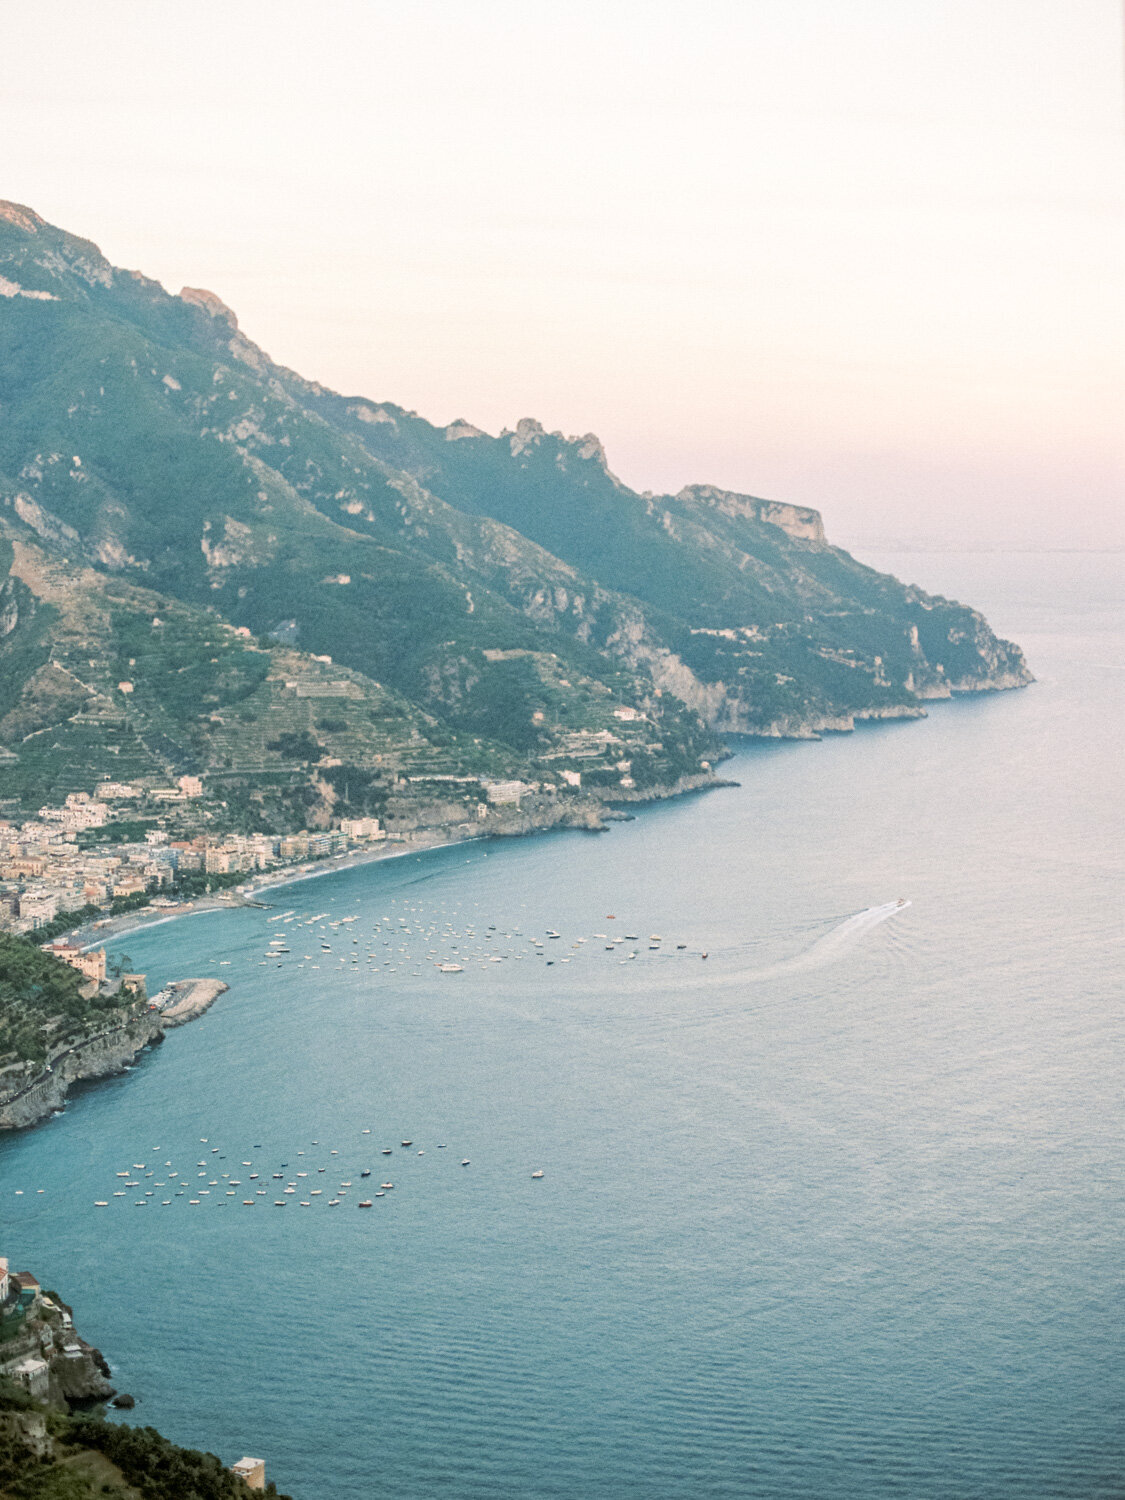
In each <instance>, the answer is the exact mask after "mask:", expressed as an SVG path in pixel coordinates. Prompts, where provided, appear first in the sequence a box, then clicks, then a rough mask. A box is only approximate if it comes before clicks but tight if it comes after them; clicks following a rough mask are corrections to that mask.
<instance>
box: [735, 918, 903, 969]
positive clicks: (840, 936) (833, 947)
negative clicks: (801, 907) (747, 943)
mask: <svg viewBox="0 0 1125 1500" xmlns="http://www.w3.org/2000/svg"><path fill="white" fill-rule="evenodd" d="M909 905H910V902H909V901H904V902H902V903H901V904H900V903H899V902H898V901H886V902H884V903H883V905H882V906H868V907H865V908H864V910H863V911H857V912H856V913H855V915H854V916H851V917H847V918H846V919H845V920H844V921H843V922H841V923H840V924H839V926H838V927H833V929H832V930H831V932H826V933H825V935H824V936H823V937H822V938H818V939H817V941H816V942H815V943H813V945H812V947H811V948H807V949H806V950H805V952H804V953H798V954H795V955H794V956H793V957H792V958H783V959H781V960H780V961H779V962H777V963H773V964H767V965H766V967H765V968H762V969H749V970H743V971H742V972H741V973H740V974H738V975H737V978H738V979H740V980H742V981H744V982H745V981H751V982H754V983H758V982H761V981H763V980H769V979H782V978H784V977H785V976H786V975H787V974H803V973H805V972H806V971H807V970H809V969H823V968H826V967H827V966H828V965H829V964H833V963H835V962H836V961H837V959H839V958H842V957H843V956H844V954H845V953H849V952H850V951H851V950H852V949H853V948H854V947H856V945H857V944H858V943H860V942H861V941H862V940H863V938H865V937H866V936H867V934H868V933H869V932H871V931H872V930H873V929H874V928H876V927H879V926H880V925H881V924H882V923H883V922H886V921H887V920H888V919H889V918H891V917H894V916H897V915H898V913H899V912H902V911H905V910H906V908H907V907H908V906H909ZM730 977H732V978H733V977H735V976H733V975H732V976H730Z"/></svg>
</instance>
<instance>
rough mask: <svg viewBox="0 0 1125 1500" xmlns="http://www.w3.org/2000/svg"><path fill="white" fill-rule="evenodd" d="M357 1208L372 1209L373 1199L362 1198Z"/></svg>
mask: <svg viewBox="0 0 1125 1500" xmlns="http://www.w3.org/2000/svg"><path fill="white" fill-rule="evenodd" d="M356 1207H357V1208H371V1207H372V1203H371V1199H370V1198H362V1199H361V1200H360V1201H359V1203H358V1204H357V1205H356Z"/></svg>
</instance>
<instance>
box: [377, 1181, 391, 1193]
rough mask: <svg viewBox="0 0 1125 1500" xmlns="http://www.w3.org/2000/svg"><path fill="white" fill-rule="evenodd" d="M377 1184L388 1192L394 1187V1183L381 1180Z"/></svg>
mask: <svg viewBox="0 0 1125 1500" xmlns="http://www.w3.org/2000/svg"><path fill="white" fill-rule="evenodd" d="M379 1186H380V1187H381V1188H382V1189H383V1191H384V1193H385V1192H388V1191H389V1190H390V1189H391V1188H393V1187H394V1183H393V1182H381V1183H380V1184H379Z"/></svg>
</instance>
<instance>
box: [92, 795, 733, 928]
mask: <svg viewBox="0 0 1125 1500" xmlns="http://www.w3.org/2000/svg"><path fill="white" fill-rule="evenodd" d="M738 784H739V783H738V782H735V781H727V780H724V779H722V778H720V777H716V776H713V775H712V776H706V777H701V778H698V779H696V778H694V777H684V778H682V779H681V781H680V782H678V783H677V784H676V785H675V786H673V787H667V788H660V789H658V790H656V791H654V792H651V793H644V794H642V795H640V796H636V795H635V796H633V797H620V796H619V797H614V798H613V800H612V802H610V801H608V800H607V801H606V802H604V803H598V804H595V805H593V806H592V807H590V808H589V812H590V813H591V814H592V815H593V816H592V817H589V818H588V820H587V821H578V820H572V819H570V818H566V817H562V818H553V819H552V820H551V821H550V822H534V821H531V822H528V823H526V824H525V825H521V826H509V827H502V828H499V829H497V828H476V827H474V826H473V825H471V824H467V823H463V824H455V825H453V826H452V827H449V826H447V827H443V828H434V829H432V830H425V829H419V830H418V831H417V832H416V833H415V834H414V835H407V836H406V837H404V838H401V839H395V840H394V841H393V842H392V841H391V840H389V839H388V840H386V841H385V842H380V843H379V844H378V845H377V846H376V847H374V848H367V849H349V850H348V851H347V853H346V854H331V855H328V856H327V858H325V859H311V860H305V861H303V862H302V863H301V864H294V865H286V866H284V867H282V868H281V869H278V870H266V871H262V872H260V873H257V874H252V875H248V876H247V879H246V881H245V883H244V884H242V885H239V886H231V887H230V888H229V889H228V890H227V891H225V892H220V893H219V894H217V895H212V896H201V897H197V898H196V899H194V900H192V901H187V902H184V903H183V905H181V906H177V907H176V908H174V909H173V910H169V909H168V908H167V907H153V906H142V907H139V908H138V909H137V910H136V911H131V912H126V913H124V914H123V915H121V916H119V917H103V918H101V919H99V920H96V921H94V922H90V923H83V924H82V926H80V927H75V928H72V929H71V931H70V932H69V933H67V934H64V936H68V937H70V938H72V939H73V940H74V941H76V942H77V943H79V944H80V946H81V947H82V950H83V952H88V951H89V950H90V949H92V948H97V947H100V946H101V945H102V944H103V943H107V942H109V941H111V940H115V939H118V938H122V937H127V936H128V935H129V934H130V933H131V932H140V931H145V930H147V929H148V928H150V927H159V926H162V925H163V924H164V923H166V922H175V921H179V920H181V919H183V918H186V917H197V916H206V915H207V914H208V913H210V912H216V911H236V910H237V909H238V908H239V907H241V906H262V905H263V904H264V903H263V902H261V901H260V900H258V899H257V898H258V897H260V896H262V895H264V894H266V893H268V892H271V891H275V890H281V889H282V888H283V887H285V886H287V885H296V884H298V883H299V882H301V881H304V880H317V879H319V878H320V877H321V876H324V875H335V874H338V873H339V872H340V871H342V870H351V869H355V868H357V867H358V866H360V865H368V864H377V863H380V862H381V861H383V860H390V859H404V858H405V857H406V856H407V855H410V854H429V853H431V852H433V851H435V850H438V849H452V848H455V847H456V846H457V845H458V844H469V843H481V842H483V841H484V840H487V839H507V838H529V837H531V836H532V835H535V834H540V833H552V832H554V831H556V830H557V831H562V832H567V831H569V832H576V831H577V832H589V833H605V832H608V830H609V827H610V826H611V825H612V824H613V823H619V822H622V821H623V820H627V819H628V818H630V817H632V816H633V814H632V813H630V812H622V811H620V810H619V809H621V808H623V807H633V806H636V805H638V804H641V805H644V804H648V803H650V802H668V801H671V800H672V799H673V798H677V797H686V796H688V795H690V794H692V793H698V792H708V791H714V790H717V789H719V788H724V787H733V786H738ZM461 830H465V831H463V832H462V831H461Z"/></svg>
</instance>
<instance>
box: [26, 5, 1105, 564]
mask: <svg viewBox="0 0 1125 1500" xmlns="http://www.w3.org/2000/svg"><path fill="white" fill-rule="evenodd" d="M0 8H2V12H3V33H2V34H3V39H4V40H3V47H2V48H0V169H2V170H0V197H7V198H11V199H14V200H15V201H17V202H22V203H26V204H29V205H30V206H32V207H33V208H35V209H36V210H38V212H40V213H41V214H43V215H44V217H46V218H47V219H49V220H51V221H52V222H53V223H56V224H59V225H61V226H62V227H64V228H66V229H69V230H71V231H72V232H74V233H77V234H81V235H83V236H85V237H87V238H89V239H92V240H94V241H95V242H96V243H97V244H98V245H99V246H100V247H101V248H102V250H103V251H104V252H105V254H106V255H107V256H108V257H109V258H110V260H112V261H113V262H114V263H115V264H118V265H124V266H129V267H135V268H137V269H140V270H143V271H145V272H146V273H147V274H148V275H151V276H154V277H156V278H158V279H159V280H160V281H162V282H163V283H164V285H165V286H166V287H168V289H169V290H171V291H178V290H179V289H180V287H181V286H183V285H185V284H186V285H190V286H203V287H207V288H208V289H210V290H212V291H214V292H216V293H218V295H219V296H221V297H222V298H223V300H224V301H226V302H227V303H228V304H229V305H230V306H232V307H233V308H234V309H235V311H236V312H237V314H238V317H239V321H240V324H241V326H242V328H243V329H244V330H245V332H246V333H247V334H248V335H249V336H250V337H251V338H252V339H254V340H255V341H256V342H258V343H259V344H261V345H262V346H263V347H264V348H265V349H266V350H267V351H268V352H269V353H270V354H271V355H272V357H273V358H274V359H276V360H279V361H280V362H282V363H284V364H287V365H290V366H292V367H294V368H296V369H298V370H300V371H301V373H302V374H305V375H308V376H310V377H312V378H315V379H318V380H321V381H323V382H324V383H325V384H326V385H329V386H332V387H334V388H336V389H339V390H344V391H347V392H349V393H359V394H363V395H366V396H369V397H372V398H374V399H377V400H391V401H395V402H398V403H399V404H401V405H404V406H407V407H410V408H413V409H415V410H417V411H419V412H421V413H422V414H423V415H425V416H428V417H429V418H431V420H434V421H437V422H441V423H445V422H448V421H451V420H452V419H454V418H456V417H465V418H467V419H468V420H470V421H472V422H475V423H476V424H477V425H479V426H481V427H484V428H486V429H487V430H489V431H492V432H498V431H500V430H501V429H502V428H504V427H514V426H515V423H516V421H517V420H518V419H519V418H520V417H523V416H534V417H537V418H538V419H539V420H541V421H542V422H543V423H544V425H545V426H546V427H548V428H549V429H556V428H558V429H561V430H562V431H564V432H566V433H585V432H589V431H593V432H596V433H597V434H598V435H599V436H600V437H601V438H602V440H603V442H604V443H605V445H606V448H607V450H608V454H609V460H610V464H611V467H612V468H613V469H614V471H615V472H616V473H617V474H619V475H620V476H621V478H622V479H623V480H624V481H625V482H627V483H628V484H630V485H632V486H633V487H635V488H637V489H652V490H656V491H659V492H664V491H675V490H677V489H679V488H680V487H681V486H682V485H683V484H686V483H693V482H708V483H715V484H720V485H723V486H725V487H727V488H730V489H735V490H740V491H744V492H747V493H751V494H757V495H766V496H769V497H771V498H774V499H779V500H788V501H792V502H795V503H797V504H803V505H814V506H816V507H818V508H819V509H820V510H822V511H823V512H824V514H825V517H826V522H827V525H828V528H829V533H830V536H832V537H833V538H834V539H838V540H840V541H843V542H850V543H852V544H853V545H854V544H866V545H871V546H879V545H884V544H887V543H892V544H902V545H906V546H917V547H925V546H952V547H958V548H960V547H978V546H979V547H988V548H992V547H1001V546H1009V547H1019V548H1041V547H1077V548H1090V547H1095V548H1100V547H1119V548H1120V547H1125V423H1123V422H1122V397H1123V393H1125V104H1123V92H1125V90H1123V67H1122V57H1123V46H1122V16H1121V6H1120V3H1119V0H985V3H981V0H845V3H841V0H737V3H728V0H599V3H597V4H594V3H589V0H391V3H388V0H316V3H315V4H313V3H311V0H300V3H296V0H268V3H263V0H236V3H233V4H232V3H230V0H223V3H215V0H191V3H188V0H98V3H97V4H95V5H91V4H89V0H36V3H35V4H34V5H27V4H21V3H19V0H3V3H2V7H0Z"/></svg>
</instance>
